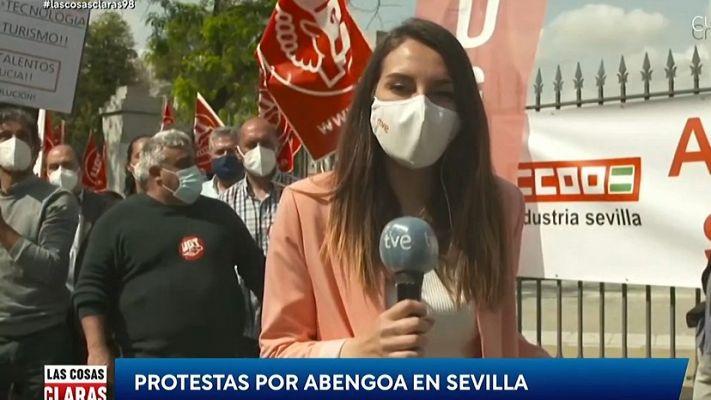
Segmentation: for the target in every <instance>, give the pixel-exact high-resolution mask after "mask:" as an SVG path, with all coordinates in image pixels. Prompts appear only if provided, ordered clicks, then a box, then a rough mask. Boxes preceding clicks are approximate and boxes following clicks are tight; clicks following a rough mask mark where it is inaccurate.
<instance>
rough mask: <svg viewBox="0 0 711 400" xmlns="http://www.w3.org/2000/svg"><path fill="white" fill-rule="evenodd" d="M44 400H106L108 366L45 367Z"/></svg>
mask: <svg viewBox="0 0 711 400" xmlns="http://www.w3.org/2000/svg"><path fill="white" fill-rule="evenodd" d="M44 400H106V366H94V365H45V367H44Z"/></svg>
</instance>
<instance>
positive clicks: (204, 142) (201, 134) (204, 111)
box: [193, 93, 225, 174]
mask: <svg viewBox="0 0 711 400" xmlns="http://www.w3.org/2000/svg"><path fill="white" fill-rule="evenodd" d="M222 126H225V124H223V123H222V121H221V120H220V117H218V116H217V114H216V113H215V111H213V110H212V107H210V105H209V104H208V103H207V101H205V98H203V97H202V95H201V94H200V93H198V94H197V100H196V101H195V125H194V126H193V133H194V135H195V147H196V149H197V166H198V168H200V169H201V170H202V171H203V173H205V174H208V173H210V172H211V170H212V165H211V162H210V153H209V148H208V146H209V142H210V133H212V130H213V129H215V128H219V127H222Z"/></svg>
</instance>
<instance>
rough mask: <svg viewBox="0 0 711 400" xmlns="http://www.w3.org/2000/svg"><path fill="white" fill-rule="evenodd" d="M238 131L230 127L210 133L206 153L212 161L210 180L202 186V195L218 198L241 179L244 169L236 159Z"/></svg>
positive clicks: (216, 129)
mask: <svg viewBox="0 0 711 400" xmlns="http://www.w3.org/2000/svg"><path fill="white" fill-rule="evenodd" d="M238 140H239V131H238V130H237V129H235V128H233V127H230V126H224V127H220V128H215V129H214V130H213V131H212V133H210V141H209V145H208V151H209V153H210V159H211V160H212V173H213V177H212V179H209V180H207V181H205V183H203V184H202V195H203V196H207V197H212V198H213V199H216V198H218V196H219V195H220V194H222V192H224V191H225V190H227V189H229V188H230V186H232V185H234V184H235V183H237V181H239V180H240V179H242V177H243V176H244V169H243V168H242V163H241V162H240V161H239V159H238V158H237V144H238Z"/></svg>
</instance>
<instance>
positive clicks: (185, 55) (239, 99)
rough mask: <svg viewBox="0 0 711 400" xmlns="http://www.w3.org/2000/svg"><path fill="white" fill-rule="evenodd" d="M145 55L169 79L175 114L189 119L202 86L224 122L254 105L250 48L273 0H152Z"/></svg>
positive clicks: (159, 74)
mask: <svg viewBox="0 0 711 400" xmlns="http://www.w3.org/2000/svg"><path fill="white" fill-rule="evenodd" d="M152 1H153V2H154V3H155V4H157V5H159V6H160V10H159V11H156V12H153V13H151V14H150V15H149V18H148V23H149V24H150V25H151V27H152V28H153V31H152V34H151V36H150V37H149V40H148V55H147V57H146V59H147V61H148V62H149V63H150V65H151V66H152V67H153V71H154V74H155V77H156V78H158V79H160V80H164V81H168V82H171V83H172V92H173V93H172V94H173V96H174V97H175V98H176V101H177V103H178V107H177V108H178V109H179V111H178V115H177V117H178V120H179V121H181V122H183V123H187V122H189V121H191V120H192V117H193V110H194V103H195V95H196V93H197V92H200V93H201V94H202V95H203V96H204V97H205V99H206V100H207V101H208V102H209V103H210V105H211V106H212V107H213V109H214V110H215V111H216V112H217V113H218V114H219V115H220V117H221V118H222V119H223V121H225V123H230V122H233V123H239V122H241V121H242V120H244V119H245V118H246V117H249V116H252V115H254V114H255V113H256V111H257V83H258V69H257V63H256V60H255V58H254V52H255V50H256V48H257V44H258V43H259V40H260V38H261V35H262V32H263V31H264V28H265V27H266V23H267V21H268V20H269V17H270V16H271V13H272V11H273V10H274V6H275V4H276V0H252V1H250V0H202V1H201V2H200V3H198V4H188V3H181V2H177V1H171V0H152Z"/></svg>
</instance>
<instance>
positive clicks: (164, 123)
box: [160, 99, 175, 130]
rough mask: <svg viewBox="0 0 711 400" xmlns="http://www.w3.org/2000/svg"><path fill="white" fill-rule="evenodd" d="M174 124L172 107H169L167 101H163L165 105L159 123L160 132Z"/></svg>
mask: <svg viewBox="0 0 711 400" xmlns="http://www.w3.org/2000/svg"><path fill="white" fill-rule="evenodd" d="M174 123H175V117H174V116H173V107H172V106H171V105H170V101H168V99H166V100H165V105H164V106H163V119H162V120H161V123H160V130H164V129H167V128H169V127H170V126H171V125H173V124H174Z"/></svg>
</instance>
